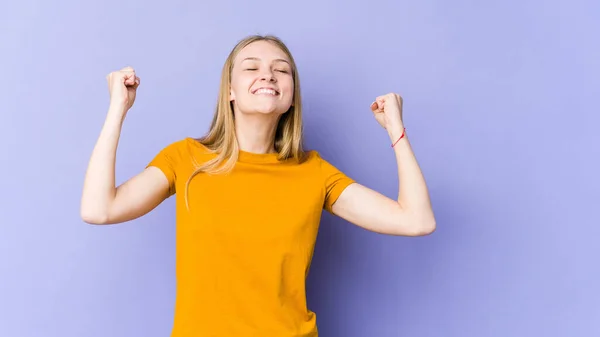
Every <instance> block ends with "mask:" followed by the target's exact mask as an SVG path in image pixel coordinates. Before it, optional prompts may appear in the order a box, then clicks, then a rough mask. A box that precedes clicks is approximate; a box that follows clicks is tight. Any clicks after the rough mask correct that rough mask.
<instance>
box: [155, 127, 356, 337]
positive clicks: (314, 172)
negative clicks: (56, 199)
mask: <svg viewBox="0 0 600 337" xmlns="http://www.w3.org/2000/svg"><path fill="white" fill-rule="evenodd" d="M213 156H215V154H211V153H210V152H209V151H208V149H207V148H206V147H204V146H203V145H202V144H200V143H199V142H198V141H196V140H194V139H192V138H185V139H183V140H180V141H177V142H174V143H173V144H171V145H169V146H167V147H165V148H164V149H163V150H162V151H160V153H159V154H158V155H157V156H156V157H155V158H154V159H153V160H152V161H151V162H150V163H149V164H148V166H156V167H158V168H159V169H161V170H162V171H163V172H164V174H165V176H166V177H167V179H168V180H169V184H170V188H171V189H170V192H171V195H172V194H176V218H177V221H176V228H177V229H176V247H177V248H176V279H177V291H176V303H175V318H174V325H173V330H172V335H171V336H172V337H200V336H201V337H225V336H227V337H246V336H247V337H250V336H252V337H258V336H260V337H265V336H269V337H280V336H281V337H291V336H295V337H309V336H310V337H316V336H318V333H317V325H316V317H315V314H314V313H313V312H312V311H310V310H309V309H308V308H307V305H306V292H305V281H306V276H307V273H308V269H309V266H310V262H311V259H312V255H313V248H314V244H315V240H316V236H317V232H318V228H319V222H320V219H321V214H322V210H323V209H325V210H327V211H329V212H331V206H332V205H333V203H334V202H335V201H336V200H337V198H338V197H339V195H340V194H341V193H342V191H343V190H344V189H345V188H346V187H347V186H348V185H350V184H351V183H353V182H354V180H352V179H351V178H349V177H347V176H346V175H345V174H343V173H342V172H340V171H339V170H338V169H337V168H335V167H334V166H333V165H331V164H329V163H328V162H327V161H325V160H323V159H322V158H321V157H320V155H319V154H318V153H317V152H316V151H309V152H308V153H307V159H306V160H305V161H303V162H302V163H297V162H294V161H291V160H290V161H287V162H279V161H278V160H277V157H276V154H256V153H249V152H244V151H241V152H240V155H239V160H238V162H237V163H236V166H235V168H234V170H233V171H232V172H231V173H229V174H227V175H209V174H204V173H201V174H198V175H196V176H195V177H194V178H193V179H192V181H191V183H190V185H189V191H188V203H189V208H190V210H189V212H188V210H187V209H186V205H185V193H184V192H185V184H186V182H187V180H188V178H189V176H190V175H191V174H192V172H193V171H194V160H193V159H192V158H194V159H195V160H196V161H197V162H199V163H201V162H203V161H205V160H208V159H210V158H213ZM176 192H177V193H176Z"/></svg>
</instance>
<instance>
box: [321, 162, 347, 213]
mask: <svg viewBox="0 0 600 337" xmlns="http://www.w3.org/2000/svg"><path fill="white" fill-rule="evenodd" d="M319 160H320V161H321V163H320V164H321V173H322V177H323V180H324V184H325V202H324V204H323V208H324V209H325V210H326V211H328V212H329V213H332V214H333V211H332V207H333V204H334V203H335V202H336V201H337V199H338V198H339V197H340V195H341V194H342V192H343V191H344V190H345V189H346V187H348V186H349V185H351V184H353V183H355V182H356V181H355V180H354V179H352V178H350V177H348V176H347V175H346V174H344V173H343V172H342V171H340V170H339V169H338V168H337V167H335V166H334V165H332V164H330V163H329V162H328V161H326V160H325V159H323V158H321V156H319Z"/></svg>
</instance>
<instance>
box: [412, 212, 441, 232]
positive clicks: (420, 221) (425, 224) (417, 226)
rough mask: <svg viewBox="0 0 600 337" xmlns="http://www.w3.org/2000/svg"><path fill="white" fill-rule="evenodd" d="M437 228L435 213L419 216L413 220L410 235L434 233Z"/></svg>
mask: <svg viewBox="0 0 600 337" xmlns="http://www.w3.org/2000/svg"><path fill="white" fill-rule="evenodd" d="M436 228H437V225H436V221H435V217H434V216H433V215H428V216H422V217H417V218H416V219H414V220H413V221H412V224H411V226H410V230H409V236H427V235H430V234H433V232H435V230H436Z"/></svg>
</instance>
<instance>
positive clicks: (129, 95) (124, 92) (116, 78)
mask: <svg viewBox="0 0 600 337" xmlns="http://www.w3.org/2000/svg"><path fill="white" fill-rule="evenodd" d="M106 80H107V82H108V91H109V93H110V105H111V106H113V107H116V108H118V109H119V110H122V112H123V113H125V112H127V111H128V110H129V109H131V107H132V106H133V102H135V95H136V91H137V88H138V86H139V85H140V78H139V77H137V76H136V75H135V70H134V69H133V68H131V67H125V68H123V69H121V70H118V71H114V72H112V73H110V74H108V75H107V76H106Z"/></svg>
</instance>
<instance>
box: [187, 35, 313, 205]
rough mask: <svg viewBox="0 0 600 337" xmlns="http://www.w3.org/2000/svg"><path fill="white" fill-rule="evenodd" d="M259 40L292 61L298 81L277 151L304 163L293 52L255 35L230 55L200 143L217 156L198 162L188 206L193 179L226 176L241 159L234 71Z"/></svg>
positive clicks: (277, 140)
mask: <svg viewBox="0 0 600 337" xmlns="http://www.w3.org/2000/svg"><path fill="white" fill-rule="evenodd" d="M257 41H268V42H271V43H273V44H275V45H276V46H277V47H279V48H280V49H281V50H282V51H283V52H284V53H285V54H286V55H287V56H288V58H289V60H290V65H291V67H292V77H293V80H294V98H293V104H292V106H291V107H290V109H289V110H288V111H287V112H285V113H284V114H283V115H282V116H281V118H280V119H279V122H278V124H277V130H276V132H275V143H274V145H275V151H277V153H278V159H279V160H287V159H295V160H298V161H301V160H302V158H303V155H304V151H303V134H302V132H303V125H302V97H301V94H300V79H299V77H298V70H297V67H296V62H295V61H294V58H293V56H292V53H291V52H290V50H289V49H288V48H287V46H286V45H285V44H284V43H283V41H282V40H281V39H279V38H278V37H276V36H273V35H251V36H248V37H246V38H244V39H242V40H240V41H239V42H238V43H237V44H236V45H235V47H234V48H233V49H232V50H231V52H230V53H229V56H228V57H227V59H226V60H225V64H224V65H223V69H222V72H221V85H220V88H219V96H218V100H217V107H216V110H215V113H214V116H213V119H212V123H211V125H210V129H209V131H208V133H207V134H206V135H205V136H204V137H202V138H200V139H199V140H198V141H199V142H200V143H201V144H203V145H204V146H206V147H207V148H208V149H209V150H210V151H211V152H213V153H216V154H217V156H216V157H215V158H213V159H211V160H208V161H206V162H205V163H202V164H199V163H198V162H197V161H195V160H194V165H195V166H196V170H195V171H194V172H193V173H192V175H191V176H190V177H189V179H188V181H187V182H186V185H185V202H186V207H187V208H188V209H189V205H188V190H189V185H190V182H191V180H192V179H193V178H194V177H195V176H196V175H198V174H199V173H209V174H225V173H228V172H230V171H231V170H232V169H233V168H234V166H235V163H236V162H237V160H238V155H239V145H238V142H237V138H236V133H235V121H234V113H233V104H232V102H231V101H230V99H229V92H230V85H231V71H232V69H233V63H234V61H235V58H236V56H237V54H238V53H239V52H240V51H241V50H242V49H243V48H244V47H246V46H248V45H249V44H251V43H253V42H257Z"/></svg>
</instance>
